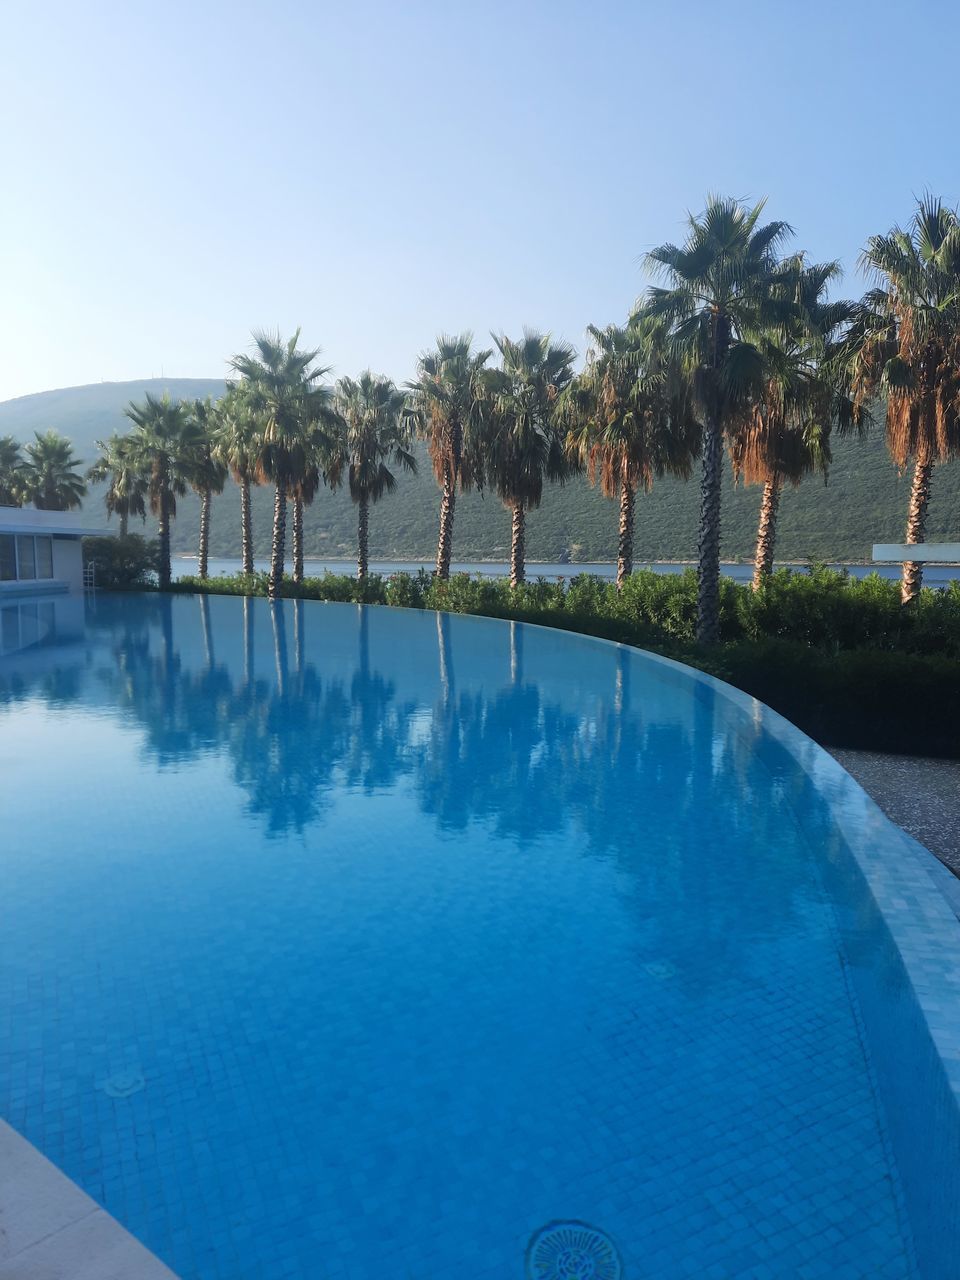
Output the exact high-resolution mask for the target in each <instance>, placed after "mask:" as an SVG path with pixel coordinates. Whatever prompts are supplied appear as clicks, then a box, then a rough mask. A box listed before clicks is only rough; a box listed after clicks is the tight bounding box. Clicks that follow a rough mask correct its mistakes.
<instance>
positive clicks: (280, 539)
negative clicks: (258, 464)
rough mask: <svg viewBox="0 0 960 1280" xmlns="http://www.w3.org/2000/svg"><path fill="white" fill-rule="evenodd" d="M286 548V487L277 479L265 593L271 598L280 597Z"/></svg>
mask: <svg viewBox="0 0 960 1280" xmlns="http://www.w3.org/2000/svg"><path fill="white" fill-rule="evenodd" d="M286 549H287V489H286V485H285V484H283V483H282V482H281V481H279V480H278V481H277V484H276V488H275V489H274V494H273V546H272V547H271V550H270V582H269V584H268V586H267V595H268V596H269V597H270V599H271V600H278V599H279V598H280V588H281V585H282V584H283V555H284V552H285V551H286Z"/></svg>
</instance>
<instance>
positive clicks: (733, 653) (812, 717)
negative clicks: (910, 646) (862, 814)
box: [679, 638, 960, 757]
mask: <svg viewBox="0 0 960 1280" xmlns="http://www.w3.org/2000/svg"><path fill="white" fill-rule="evenodd" d="M679 656H683V657H684V658H685V659H686V660H687V661H691V662H692V663H693V665H695V666H699V667H700V668H701V669H702V670H706V671H709V672H711V674H713V675H716V676H719V677H720V678H721V679H722V680H727V681H729V683H730V684H733V685H736V687H737V688H738V689H742V690H743V691H744V692H745V693H750V694H752V695H753V696H754V697H755V698H759V699H760V701H761V702H765V703H766V704H767V705H768V706H770V707H773V708H774V710H775V711H779V712H780V714H781V715H783V716H785V717H786V718H787V719H788V720H790V721H792V722H793V723H794V724H795V725H797V726H798V728H800V729H803V730H804V732H805V733H808V734H809V735H810V737H811V738H815V739H816V740H817V741H818V742H822V743H825V744H828V745H830V746H835V747H853V748H858V749H861V750H868V751H893V752H901V753H903V754H906V755H929V756H952V757H960V662H957V661H955V660H953V659H951V658H945V657H942V656H940V655H926V654H915V653H892V652H889V651H886V650H877V649H847V650H843V651H841V652H839V653H836V654H825V653H822V652H820V651H817V650H815V649H811V648H810V646H809V645H805V644H800V643H797V642H796V641H792V640H771V639H766V638H765V639H763V640H760V641H750V640H741V641H736V642H735V643H733V644H729V645H725V646H723V647H722V648H720V649H718V650H716V651H714V652H712V653H710V654H709V655H706V654H704V653H703V651H701V652H700V653H699V654H696V653H694V654H685V655H679Z"/></svg>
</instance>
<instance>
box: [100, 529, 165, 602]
mask: <svg viewBox="0 0 960 1280" xmlns="http://www.w3.org/2000/svg"><path fill="white" fill-rule="evenodd" d="M83 563H84V564H85V565H87V564H91V563H92V564H94V565H95V575H96V579H95V580H96V584H97V586H98V587H100V588H102V589H103V590H105V591H142V590H143V588H144V587H152V586H154V585H155V584H156V575H157V572H158V570H159V566H160V550H159V545H158V543H157V540H156V539H155V538H144V537H141V535H140V534H139V533H130V534H128V535H127V536H126V537H125V538H84V539H83Z"/></svg>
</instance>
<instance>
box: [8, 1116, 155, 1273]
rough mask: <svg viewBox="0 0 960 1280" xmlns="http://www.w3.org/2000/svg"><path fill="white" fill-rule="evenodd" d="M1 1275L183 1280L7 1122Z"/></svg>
mask: <svg viewBox="0 0 960 1280" xmlns="http://www.w3.org/2000/svg"><path fill="white" fill-rule="evenodd" d="M0 1280H177V1278H176V1276H175V1275H174V1273H173V1272H172V1271H171V1270H170V1268H169V1267H166V1266H164V1264H163V1263H162V1262H161V1261H160V1260H159V1258H156V1257H155V1256H154V1255H153V1254H152V1253H150V1252H149V1250H147V1249H145V1248H144V1247H143V1245H142V1244H140V1242H139V1241H138V1240H135V1239H134V1237H133V1236H132V1235H130V1233H129V1232H128V1231H125V1230H124V1229H123V1227H121V1226H120V1224H119V1222H117V1221H116V1220H115V1219H114V1218H111V1217H110V1215H109V1214H108V1213H107V1212H106V1211H105V1210H103V1209H101V1208H100V1206H99V1205H98V1204H97V1203H96V1202H95V1201H94V1200H91V1199H90V1197H89V1196H88V1195H86V1193H85V1192H83V1191H81V1190H80V1188H79V1187H78V1186H77V1185H76V1184H75V1183H73V1182H71V1181H70V1179H69V1178H67V1177H66V1176H65V1175H64V1174H62V1173H61V1172H60V1170H59V1169H57V1168H56V1167H55V1166H54V1165H52V1164H51V1163H50V1161H49V1160H47V1159H46V1158H45V1157H44V1156H42V1155H41V1154H40V1152H39V1151H38V1150H37V1149H36V1147H34V1146H31V1144H30V1143H29V1142H27V1140H26V1139H25V1138H22V1137H21V1136H20V1135H19V1134H18V1133H17V1132H16V1131H15V1130H13V1129H11V1128H10V1126H9V1125H8V1124H6V1123H4V1121H2V1120H0Z"/></svg>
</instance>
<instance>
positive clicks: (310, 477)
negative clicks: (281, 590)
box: [287, 449, 323, 583]
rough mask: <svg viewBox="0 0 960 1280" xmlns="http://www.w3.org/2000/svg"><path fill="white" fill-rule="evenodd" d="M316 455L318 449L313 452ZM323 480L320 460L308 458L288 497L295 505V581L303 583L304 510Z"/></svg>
mask: <svg viewBox="0 0 960 1280" xmlns="http://www.w3.org/2000/svg"><path fill="white" fill-rule="evenodd" d="M313 452H314V453H316V449H314V450H313ZM322 479H323V476H322V473H321V470H320V465H319V460H318V458H317V457H316V456H314V457H310V456H307V457H305V458H304V463H303V466H302V468H301V469H300V473H299V475H298V476H297V478H296V479H295V480H293V481H291V483H290V487H289V488H288V490H287V497H288V498H289V499H290V500H291V502H292V503H293V530H292V532H293V580H294V582H298V583H299V582H302V581H303V509H304V507H309V505H310V504H311V502H313V500H314V498H315V497H316V496H317V491H318V490H319V488H320V484H321V481H322Z"/></svg>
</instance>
